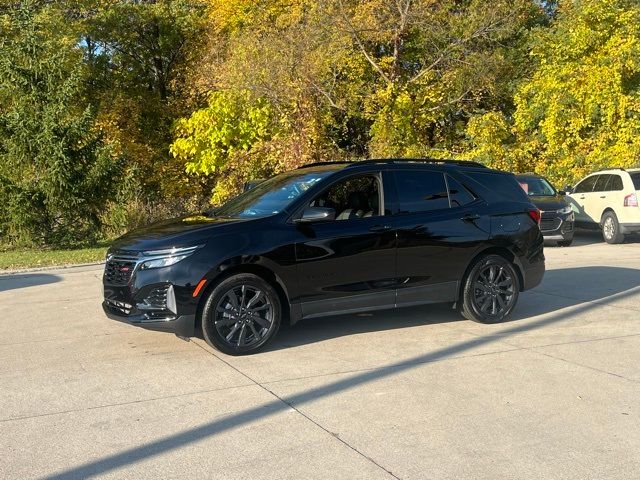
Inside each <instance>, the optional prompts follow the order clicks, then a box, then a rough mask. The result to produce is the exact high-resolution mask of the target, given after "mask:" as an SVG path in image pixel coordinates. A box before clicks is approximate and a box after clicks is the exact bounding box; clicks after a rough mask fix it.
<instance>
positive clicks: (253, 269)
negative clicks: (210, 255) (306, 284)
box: [195, 263, 291, 330]
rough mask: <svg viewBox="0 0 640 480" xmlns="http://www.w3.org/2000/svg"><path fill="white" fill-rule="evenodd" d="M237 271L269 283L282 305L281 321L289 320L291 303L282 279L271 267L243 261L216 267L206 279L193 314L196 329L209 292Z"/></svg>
mask: <svg viewBox="0 0 640 480" xmlns="http://www.w3.org/2000/svg"><path fill="white" fill-rule="evenodd" d="M239 273H251V274H253V275H255V276H257V277H260V278H261V279H263V280H264V281H265V282H267V283H269V285H271V286H272V287H273V288H274V289H275V290H276V293H277V294H278V297H279V298H280V304H281V306H282V315H283V318H282V319H283V322H284V321H289V320H290V317H291V305H290V303H289V295H288V292H287V287H286V286H285V284H284V282H283V281H282V279H281V278H280V277H279V276H278V275H277V274H276V273H275V272H274V271H273V270H271V269H269V268H267V267H265V266H264V265H258V264H254V263H245V264H235V265H226V266H220V267H218V268H217V269H216V270H215V271H214V272H213V276H211V278H208V279H207V284H206V286H205V288H204V290H203V291H202V292H201V293H200V296H199V297H200V298H198V304H197V307H196V315H195V323H196V325H195V327H196V330H199V329H200V328H201V327H200V323H201V316H202V311H203V309H204V305H205V303H206V301H207V298H208V297H209V294H210V293H211V292H212V291H213V290H214V289H215V288H216V286H217V285H219V284H220V282H221V281H223V280H224V279H226V278H229V277H231V276H233V275H237V274H239Z"/></svg>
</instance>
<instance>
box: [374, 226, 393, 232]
mask: <svg viewBox="0 0 640 480" xmlns="http://www.w3.org/2000/svg"><path fill="white" fill-rule="evenodd" d="M389 230H391V226H389V225H374V226H373V227H371V228H370V229H369V231H370V232H388V231H389Z"/></svg>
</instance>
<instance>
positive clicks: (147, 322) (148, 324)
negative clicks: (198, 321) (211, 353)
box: [102, 301, 195, 337]
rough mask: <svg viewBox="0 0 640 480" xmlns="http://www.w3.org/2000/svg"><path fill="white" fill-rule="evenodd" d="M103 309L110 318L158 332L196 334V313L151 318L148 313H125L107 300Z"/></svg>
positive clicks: (188, 335)
mask: <svg viewBox="0 0 640 480" xmlns="http://www.w3.org/2000/svg"><path fill="white" fill-rule="evenodd" d="M102 309H103V310H104V313H105V314H106V316H107V317H108V318H110V319H111V320H116V321H118V322H122V323H126V324H128V325H133V326H136V327H141V328H144V329H147V330H154V331H157V332H170V333H175V334H176V335H180V336H183V337H192V336H193V335H194V334H195V315H179V316H168V317H166V318H150V317H149V316H148V315H146V314H137V315H124V314H122V313H118V312H117V311H116V310H114V309H113V308H112V307H110V306H109V304H108V303H107V301H104V302H103V303H102Z"/></svg>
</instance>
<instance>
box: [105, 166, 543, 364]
mask: <svg viewBox="0 0 640 480" xmlns="http://www.w3.org/2000/svg"><path fill="white" fill-rule="evenodd" d="M539 220H540V213H539V211H538V209H537V208H535V207H534V206H533V205H532V204H531V203H530V201H529V199H528V198H527V196H526V194H525V193H524V191H523V190H522V188H520V185H519V184H518V182H517V181H516V179H515V177H514V176H513V175H512V174H509V173H504V172H499V171H495V170H490V169H488V168H485V167H483V166H482V165H480V164H477V163H472V162H455V161H436V160H433V161H430V160H402V161H401V160H367V161H362V162H357V163H322V164H315V165H309V166H306V167H302V168H300V169H298V170H295V171H291V172H287V173H283V174H281V175H278V176H276V177H273V178H271V179H269V180H266V181H264V182H262V183H260V184H258V185H257V186H255V187H254V188H252V189H250V190H248V191H246V192H244V193H243V194H241V195H240V196H238V197H236V198H234V199H232V200H231V201H229V202H228V203H227V204H225V205H224V206H222V207H220V208H219V209H217V210H215V211H212V212H209V213H207V214H202V215H198V216H192V217H186V218H180V219H177V220H173V221H168V222H165V223H161V224H156V225H154V226H151V227H149V228H147V229H144V230H140V231H136V232H133V233H130V234H127V235H125V236H124V237H122V238H120V239H118V240H117V241H116V242H115V243H114V244H113V246H112V247H111V248H110V249H109V252H108V254H107V263H106V266H105V272H104V296H105V300H104V304H103V306H104V310H105V312H106V313H107V315H108V316H109V317H110V318H113V319H116V320H119V321H123V322H127V323H130V324H135V325H139V326H141V327H145V328H150V329H154V330H163V331H171V332H174V333H176V334H178V335H180V336H192V335H194V334H195V333H196V332H197V331H198V330H199V329H200V328H201V329H202V334H203V335H204V338H205V339H206V341H207V342H208V343H209V344H210V345H211V346H213V347H215V348H217V349H219V350H221V351H223V352H226V353H229V354H243V353H249V352H253V351H255V350H257V349H259V348H260V347H262V346H264V345H265V344H266V343H267V342H268V341H269V340H270V339H271V338H273V336H274V335H275V334H276V332H277V331H278V328H279V326H280V324H281V323H282V322H284V321H288V322H290V323H291V324H293V323H295V322H297V321H298V320H300V319H303V318H313V317H320V316H324V315H334V314H339V313H348V312H361V311H365V310H378V309H385V308H394V307H402V306H407V305H421V304H429V303H439V302H451V303H453V304H454V306H457V307H458V308H460V310H461V311H462V313H463V314H464V316H465V317H467V318H469V319H471V320H475V321H478V322H483V323H495V322H500V321H502V320H503V319H504V318H505V317H507V316H508V315H509V314H510V313H511V312H512V311H513V309H514V307H515V305H516V301H517V299H518V293H519V292H520V291H522V290H526V289H529V288H532V287H535V286H536V285H538V284H539V283H540V281H541V279H542V276H543V275H544V269H545V266H544V254H543V238H542V235H541V233H540V228H539V226H538V222H539Z"/></svg>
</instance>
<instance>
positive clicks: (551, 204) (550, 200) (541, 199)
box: [529, 195, 568, 212]
mask: <svg viewBox="0 0 640 480" xmlns="http://www.w3.org/2000/svg"><path fill="white" fill-rule="evenodd" d="M529 200H531V203H533V204H534V205H535V206H536V207H538V208H539V209H540V210H542V211H543V212H545V211H548V210H559V209H561V208H564V207H566V206H567V205H568V203H567V200H566V199H565V197H564V196H562V195H554V196H546V195H545V196H536V195H532V196H530V197H529Z"/></svg>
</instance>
